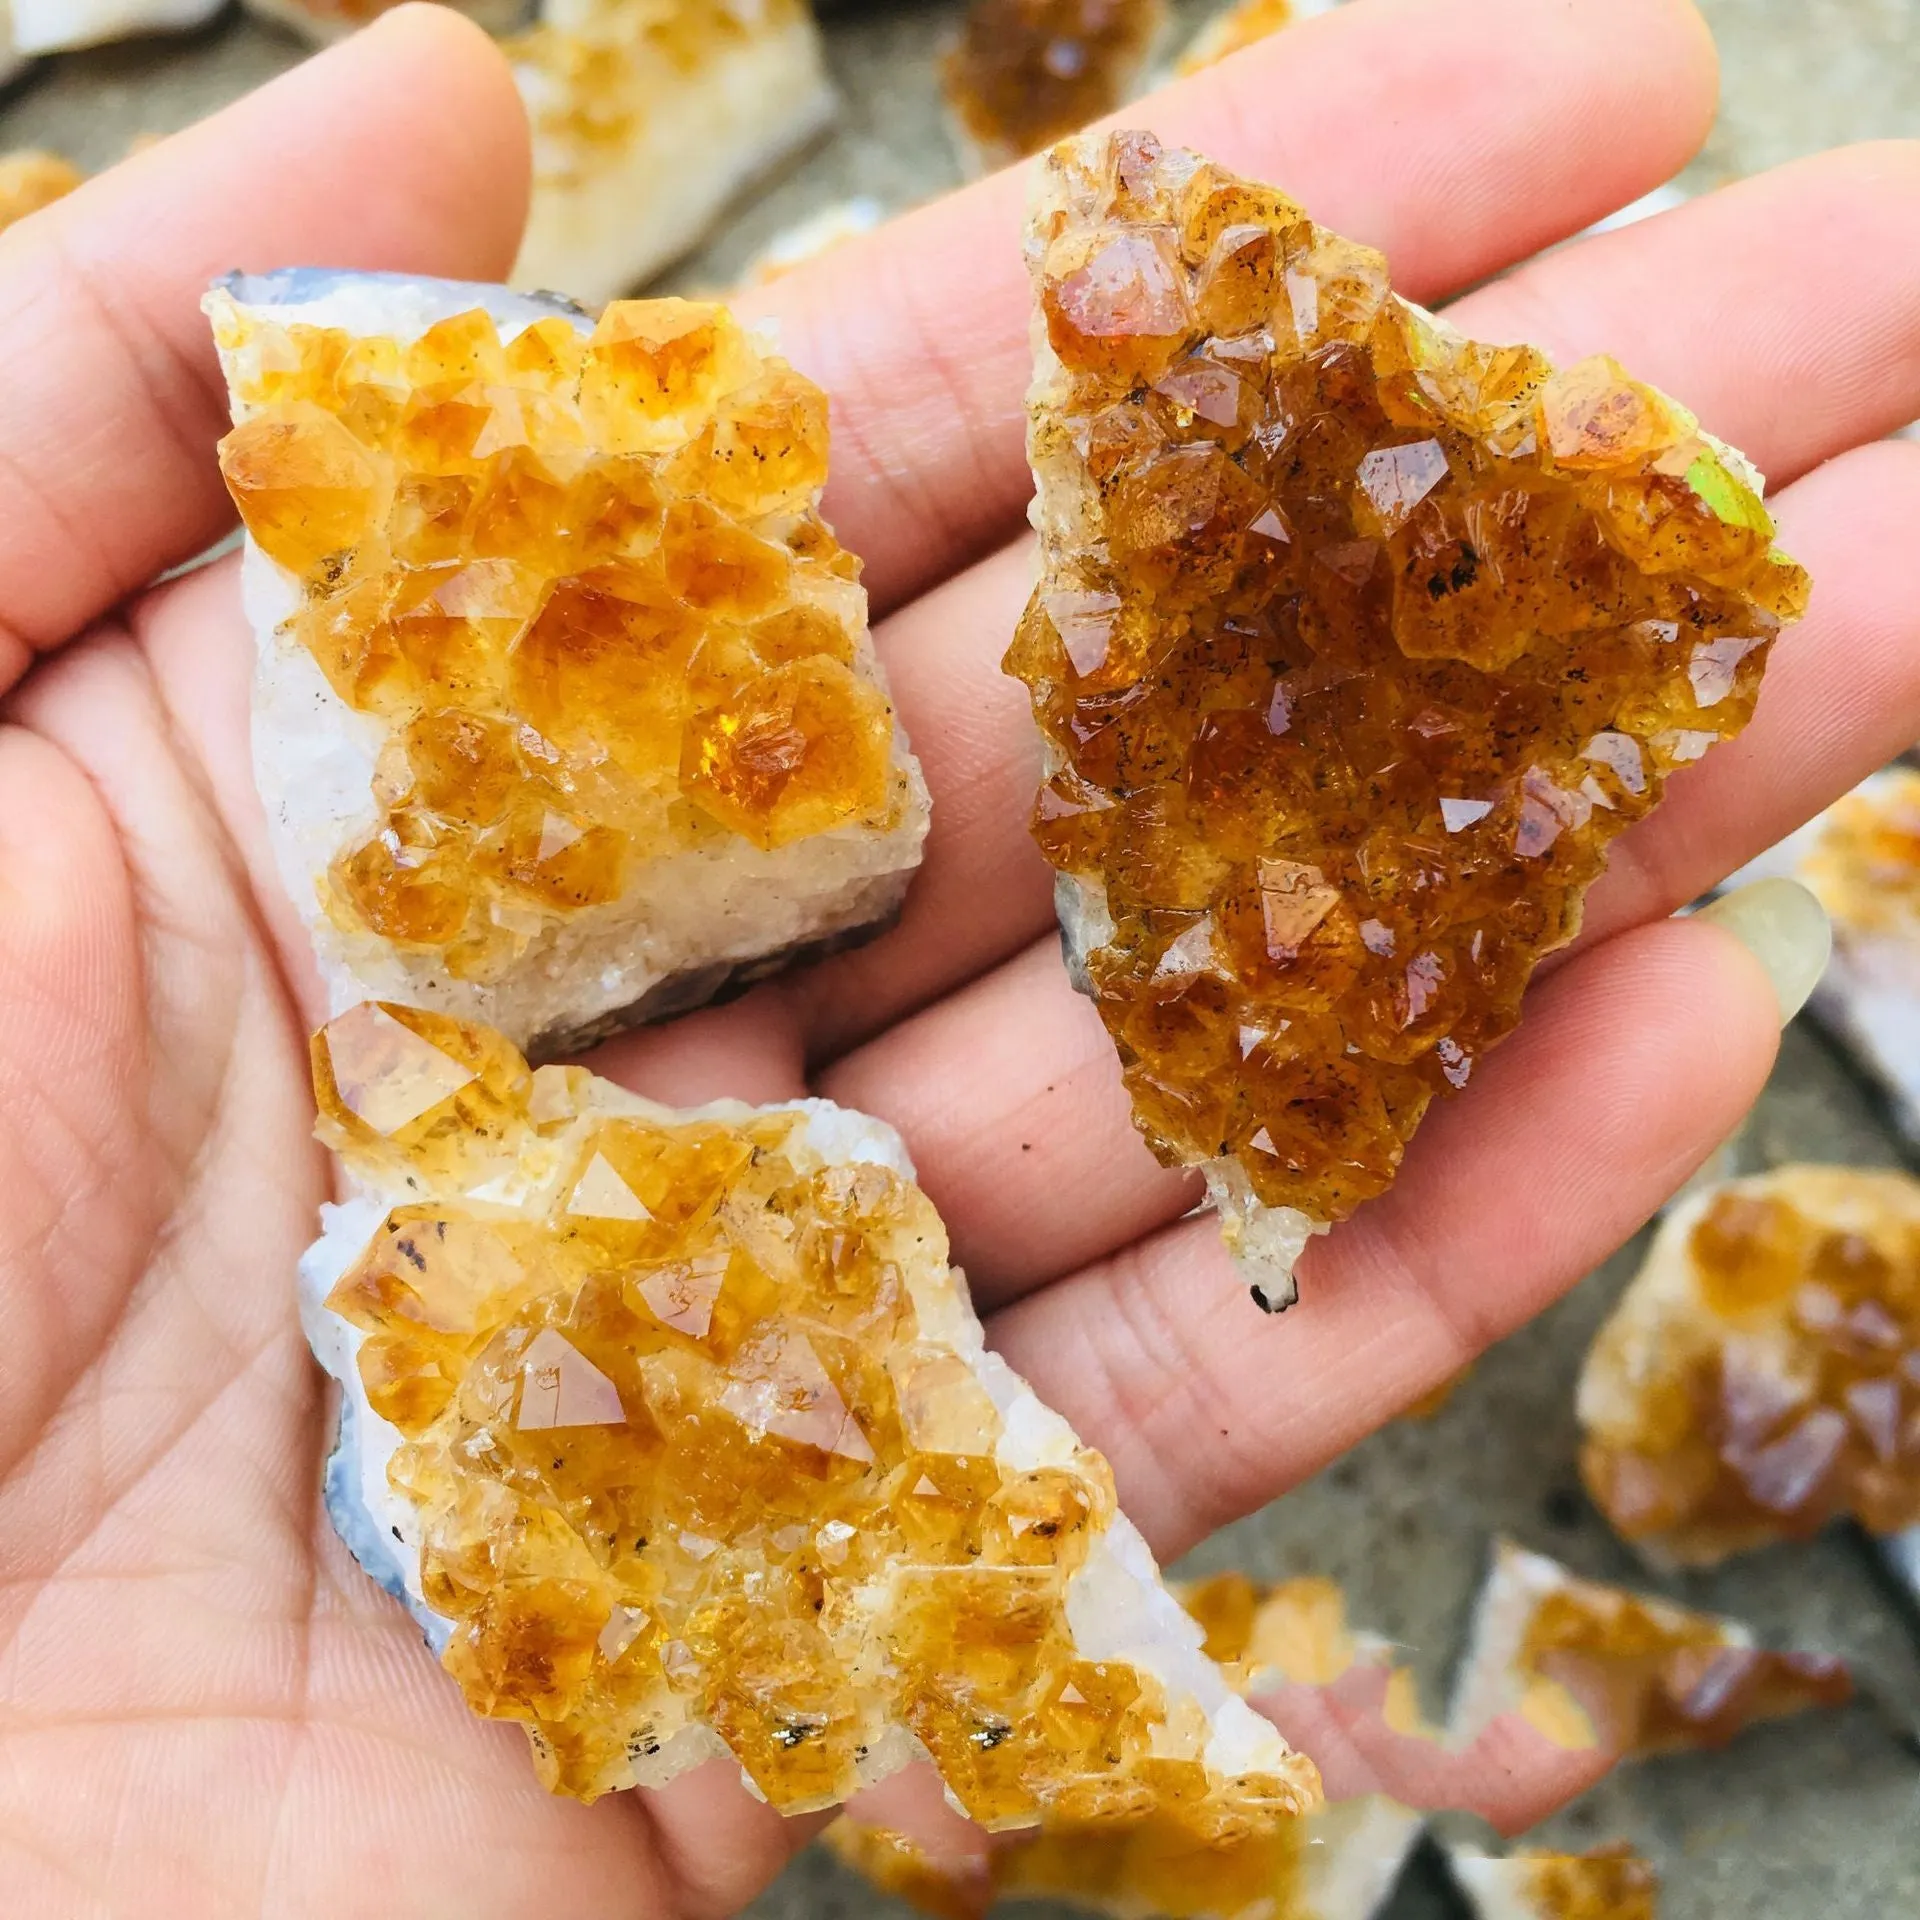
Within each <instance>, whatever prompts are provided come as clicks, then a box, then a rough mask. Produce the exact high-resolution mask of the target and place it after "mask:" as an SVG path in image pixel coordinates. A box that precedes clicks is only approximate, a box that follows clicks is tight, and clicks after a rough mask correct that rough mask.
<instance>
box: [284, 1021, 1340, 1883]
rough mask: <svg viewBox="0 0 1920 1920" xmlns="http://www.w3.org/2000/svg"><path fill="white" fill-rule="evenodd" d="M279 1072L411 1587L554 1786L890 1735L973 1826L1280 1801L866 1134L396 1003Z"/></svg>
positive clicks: (811, 1785)
mask: <svg viewBox="0 0 1920 1920" xmlns="http://www.w3.org/2000/svg"><path fill="white" fill-rule="evenodd" d="M313 1063H314V1081H315V1089H316V1095H317V1098H318V1102H319V1107H320V1115H321V1126H320V1130H321V1136H322V1138H323V1139H325V1140H326V1141H327V1142H328V1144H330V1145H331V1146H333V1147H334V1148H335V1149H336V1150H337V1151H338V1152H339V1153H340V1154H341V1155H342V1157H343V1159H344V1160H345V1162H346V1165H347V1168H348V1170H349V1172H350V1173H351V1174H352V1175H353V1176H354V1178H355V1180H356V1182H357V1183H358V1184H359V1186H360V1187H361V1188H362V1190H364V1191H369V1192H371V1193H373V1194H375V1195H377V1196H378V1199H379V1205H380V1206H381V1207H383V1208H384V1209H385V1212H384V1217H380V1216H379V1215H378V1214H376V1215H374V1216H373V1217H372V1218H371V1219H370V1223H369V1224H370V1227H371V1238H370V1239H369V1240H368V1241H367V1242H366V1243H365V1245H364V1247H363V1248H359V1249H357V1250H356V1251H355V1252H354V1253H353V1254H352V1256H351V1257H350V1258H347V1259H345V1260H344V1261H343V1262H341V1263H339V1265H340V1270H339V1272H338V1275H337V1278H333V1279H332V1280H331V1281H330V1283H329V1284H328V1290H327V1292H326V1294H325V1306H326V1309H327V1310H329V1311H330V1313H331V1315H333V1316H336V1317H337V1319H338V1321H340V1322H344V1323H345V1324H346V1325H347V1326H348V1327H350V1328H352V1329H353V1330H354V1338H353V1339H352V1341H351V1344H350V1347H349V1348H348V1349H345V1350H343V1352H344V1357H343V1359H342V1361H341V1370H342V1372H343V1374H344V1375H345V1376H346V1378H347V1379H348V1382H349V1384H350V1386H351V1387H353V1388H354V1389H356V1390H357V1393H358V1394H359V1395H360V1396H363V1398H364V1401H365V1404H366V1405H367V1406H368V1407H369V1408H370V1409H371V1411H372V1412H373V1413H374V1414H376V1415H377V1416H378V1417H379V1419H380V1420H381V1421H384V1422H386V1423H388V1429H387V1430H389V1431H390V1432H391V1434H392V1449H391V1453H390V1456H389V1458H388V1459H387V1462H386V1486H387V1488H388V1490H389V1492H390V1493H391V1495H392V1496H393V1497H394V1499H395V1500H396V1501H397V1503H398V1509H399V1510H400V1511H401V1512H403V1513H404V1514H405V1515H406V1520H405V1522H404V1524H403V1525H402V1526H401V1527H400V1528H399V1529H398V1530H397V1532H398V1537H400V1538H401V1540H402V1543H403V1547H404V1550H405V1551H406V1552H408V1553H411V1554H413V1555H415V1556H416V1557H417V1579H416V1580H415V1581H414V1582H412V1583H411V1584H412V1587H413V1592H414V1594H415V1598H416V1600H417V1602H418V1604H419V1605H420V1606H421V1607H422V1608H423V1609H424V1610H425V1612H426V1613H427V1614H428V1615H430V1616H437V1618H438V1620H439V1621H440V1622H442V1623H444V1624H445V1625H446V1628H447V1633H448V1637H447V1641H446V1651H445V1655H444V1660H445V1664H446V1666H447V1668H448V1670H449V1671H450V1672H451V1673H452V1674H453V1675H454V1677H455V1678H456V1679H457V1680H458V1681H459V1683H460V1685H461V1687H462V1689H463V1690H464V1692H465V1694H466V1696H467V1699H468V1701H469V1702H470V1704H471V1705H472V1706H473V1708H474V1709H475V1710H476V1711H477V1712H480V1713H483V1714H487V1715H491V1716H494V1717H498V1718H503V1719H511V1720H518V1721H520V1722H522V1723H523V1724H524V1725H525V1726H526V1727H527V1729H528V1732H529V1735H530V1737H531V1739H532V1742H533V1746H534V1751H535V1754H536V1756H537V1761H538V1765H539V1769H540V1772H541V1775H542V1778H543V1779H544V1780H545V1781H546V1782H547V1783H548V1785H549V1786H551V1787H552V1788H554V1789H555V1790H557V1791H561V1792H566V1793H570V1794H575V1795H579V1796H581V1797H584V1798H592V1797H593V1796H595V1795H597V1794H599V1793H602V1792H604V1791H607V1790H608V1789H610V1788H615V1787H621V1786H628V1785H632V1784H635V1783H636V1782H648V1781H658V1780H661V1779H664V1778H666V1777H669V1776H670V1775H671V1773H673V1772H674V1771H677V1770H678V1768H679V1767H680V1766H682V1765H686V1764H691V1763H692V1762H693V1761H694V1760H697V1759H699V1758H703V1757H705V1756H706V1755H707V1754H708V1753H711V1752H716V1751H720V1750H723V1749H724V1750H725V1751H728V1752H731V1753H732V1754H733V1755H734V1756H735V1757H736V1758H737V1759H738V1761H739V1762H740V1764H741V1766H742V1767H743V1768H744V1769H745V1771H746V1773H747V1775H748V1776H749V1777H750V1779H751V1780H752V1782H753V1784H754V1785H755V1786H756V1787H757V1788H758V1790H759V1791H760V1792H761V1793H763V1794H764V1795H765V1796H766V1798H767V1799H768V1800H769V1801H771V1802H772V1803H773V1804H774V1805H775V1806H777V1807H779V1808H781V1809H783V1810H786V1811H794V1810H798V1809H802V1808H810V1807H822V1806H828V1805H832V1804H835V1803H837V1802H839V1801H841V1800H844V1799H845V1798H846V1797H847V1796H848V1795H849V1794H850V1793H852V1792H853V1791H854V1790H855V1789H856V1788H857V1787H858V1786H859V1785H860V1784H861V1783H862V1781H863V1780H864V1779H867V1778H869V1777H872V1776H875V1775H878V1774H881V1773H884V1772H886V1771H888V1770H890V1769H891V1767H893V1766H896V1765H899V1764H901V1763H902V1762H903V1761H904V1760H905V1759H906V1758H907V1757H908V1756H909V1754H910V1753H911V1752H912V1751H913V1748H912V1745H911V1741H910V1740H909V1739H908V1738H907V1736H909V1735H910V1736H911V1737H912V1739H913V1740H917V1741H918V1742H920V1743H921V1745H922V1746H924V1748H925V1749H926V1751H927V1752H928V1753H930V1754H931V1755H932V1756H933V1759H934V1761H935V1763H936V1764H937V1766H938V1767H939V1769H940V1772H941V1774H942V1776H943V1778H944V1779H945V1781H946V1783H947V1785H948V1787H949V1788H950V1790H951V1791H952V1792H953V1794H954V1795H955V1796H956V1798H957V1799H958V1800H959V1801H960V1802H961V1804H963V1805H964V1806H965V1808H966V1809H967V1811H968V1812H969V1813H970V1814H971V1815H972V1816H973V1817H974V1818H976V1819H978V1820H980V1821H982V1822H983V1823H985V1824H988V1825H1006V1824H1020V1823H1022V1822H1026V1821H1031V1820H1032V1819H1034V1818H1036V1817H1037V1816H1038V1814H1039V1813H1040V1812H1041V1811H1042V1810H1043V1809H1050V1808H1061V1809H1067V1810H1073V1809H1078V1810H1080V1812H1082V1813H1085V1814H1088V1815H1089V1816H1090V1815H1091V1814H1093V1813H1095V1812H1100V1811H1102V1810H1106V1809H1111V1808H1114V1807H1131V1806H1134V1805H1136V1804H1139V1803H1141V1802H1142V1801H1153V1802H1155V1803H1161V1802H1164V1804H1165V1806H1166V1809H1167V1818H1168V1820H1169V1821H1170V1822H1172V1823H1173V1825H1174V1827H1176V1828H1177V1829H1178V1830H1179V1831H1180V1832H1182V1833H1184V1834H1186V1835H1187V1836H1188V1837H1189V1839H1190V1840H1191V1841H1192V1842H1193V1844H1196V1845H1201V1844H1207V1843H1209V1836H1216V1835H1218V1834H1221V1833H1232V1834H1236V1835H1241V1836H1246V1835H1268V1836H1270V1835H1272V1834H1273V1833H1274V1832H1276V1831H1277V1830H1278V1829H1279V1828H1280V1827H1282V1826H1283V1825H1285V1824H1286V1823H1287V1822H1288V1820H1290V1819H1291V1817H1292V1816H1293V1815H1294V1814H1295V1813H1297V1812H1298V1811H1299V1810H1301V1809H1302V1808H1304V1807H1306V1806H1307V1805H1309V1804H1310V1803H1311V1802H1312V1800H1313V1798H1314V1794H1315V1791H1316V1783H1315V1778H1314V1774H1313V1769H1312V1767H1311V1764H1310V1763H1308V1762H1306V1761H1304V1760H1303V1759H1301V1758H1300V1757H1299V1756H1298V1755H1295V1754H1292V1753H1290V1752H1289V1751H1288V1750H1287V1748H1286V1747H1285V1744H1284V1743H1283V1742H1282V1741H1281V1740H1280V1738H1279V1736H1278V1735H1277V1734H1275V1733H1274V1732H1273V1731H1272V1729H1271V1728H1269V1727H1267V1726H1266V1725H1265V1723H1264V1722H1262V1721H1260V1720H1258V1718H1257V1717H1256V1716H1254V1715H1253V1714H1252V1713H1251V1712H1250V1711H1249V1710H1248V1709H1246V1708H1245V1707H1243V1706H1242V1705H1241V1704H1240V1703H1239V1702H1238V1701H1237V1700H1235V1699H1234V1698H1233V1697H1232V1696H1231V1694H1230V1693H1229V1691H1228V1689H1227V1688H1226V1686H1225V1685H1224V1684H1223V1682H1222V1681H1221V1679H1220V1677H1219V1675H1218V1673H1217V1672H1216V1671H1215V1670H1214V1669H1213V1668H1212V1667H1211V1666H1209V1665H1208V1664H1207V1663H1206V1662H1205V1660H1204V1658H1203V1656H1202V1655H1201V1654H1200V1652H1199V1650H1198V1642H1199V1636H1198V1633H1197V1632H1195V1631H1194V1630H1192V1629H1191V1628H1190V1627H1189V1628H1186V1629H1185V1632H1184V1636H1183V1634H1182V1631H1181V1629H1182V1626H1183V1623H1182V1622H1181V1621H1180V1617H1179V1615H1178V1612H1177V1609H1175V1608H1174V1607H1173V1605H1172V1603H1171V1601H1169V1600H1167V1599H1166V1597H1165V1595H1164V1594H1159V1593H1156V1592H1155V1591H1154V1590H1153V1589H1152V1587H1151V1584H1150V1562H1147V1559H1146V1554H1145V1549H1144V1547H1142V1546H1141V1544H1140V1542H1139V1540H1138V1536H1137V1535H1134V1534H1133V1533H1132V1531H1131V1529H1130V1528H1128V1527H1127V1526H1126V1523H1125V1522H1124V1521H1123V1520H1121V1519H1120V1518H1119V1517H1118V1516H1117V1515H1116V1513H1115V1510H1114V1504H1113V1490H1112V1484H1111V1479H1110V1476H1109V1474H1108V1470H1107V1467H1106V1463H1105V1462H1104V1461H1103V1460H1102V1459H1101V1458H1100V1456H1099V1455H1098V1454H1095V1453H1092V1452H1090V1451H1088V1450H1086V1449H1084V1448H1082V1447H1080V1446H1079V1445H1078V1444H1077V1443H1076V1442H1075V1441H1074V1440H1073V1438H1072V1435H1071V1434H1070V1433H1068V1431H1067V1429H1066V1428H1065V1426H1064V1423H1062V1422H1060V1421H1059V1420H1058V1419H1057V1417H1056V1416H1053V1415H1051V1414H1048V1413H1046V1412H1045V1411H1044V1410H1043V1409H1042V1408H1040V1406H1039V1405H1038V1403H1037V1402H1036V1401H1035V1400H1034V1399H1033V1397H1032V1395H1031V1393H1030V1392H1029V1391H1028V1390H1027V1389H1026V1388H1025V1387H1024V1385H1023V1384H1022V1383H1021V1382H1020V1381H1019V1380H1018V1379H1017V1378H1016V1377H1015V1376H1014V1375H1012V1374H1011V1373H1010V1372H1009V1371H1008V1370H1007V1369H1006V1368H1005V1367H1004V1366H1003V1365H1001V1363H999V1362H998V1361H996V1360H993V1359H991V1358H990V1357H988V1356H986V1355H984V1354H983V1352H982V1348H981V1342H980V1333H979V1327H978V1323H977V1322H976V1321H975V1320H974V1319H973V1316H972V1313H971V1310H970V1309H969V1308H968V1307H967V1305H966V1296H965V1292H964V1286H963V1283H962V1282H961V1281H960V1279H959V1277H958V1276H957V1275H956V1274H955V1273H954V1272H953V1271H952V1269H951V1268H950V1267H949V1266H948V1264H947V1252H946V1247H947V1243H946V1235H945V1231H944V1229H943V1228H942V1226H941V1223H940V1220H939V1218H938V1217H937V1215H936V1214H935V1213H934V1211H933V1208H932V1206H931V1205H930V1204H929V1202H928V1201H927V1199H926V1197H925V1196H924V1195H923V1194H922V1193H921V1192H920V1190H919V1189H918V1188H917V1187H916V1186H915V1185H914V1183H913V1181H912V1178H911V1174H910V1170H909V1169H908V1168H907V1167H906V1164H905V1161H904V1159H903V1157H902V1156H901V1155H900V1153H899V1149H898V1143H897V1142H895V1141H893V1139H892V1136H891V1135H889V1134H887V1133H886V1131H885V1129H883V1128H880V1127H878V1126H877V1124H876V1123H872V1122H868V1121H864V1120H861V1119H860V1118H859V1117H858V1116H854V1115H849V1114H842V1113H839V1112H837V1111H836V1110H834V1109H830V1108H825V1107H821V1106H811V1107H798V1108H772V1109H763V1110H755V1109H751V1108H746V1107H741V1106H734V1105H729V1106H725V1107H719V1108H709V1109H705V1110H703V1111H702V1112H701V1113H698V1114H692V1115H679V1114H674V1113H672V1112H670V1111H668V1110H666V1109H663V1108H659V1107H655V1106H652V1105H650V1104H649V1103H646V1102H644V1101H640V1100H638V1099H636V1098H634V1097H633V1096H630V1095H627V1094H624V1093H622V1092H620V1091H619V1090H618V1089H615V1088H613V1087H610V1086H608V1085H606V1084H605V1083H603V1082H598V1081H596V1080H594V1079H593V1077H592V1076H591V1075H590V1074H588V1073H586V1072H585V1071H584V1070H582V1069H579V1068H561V1067H543V1068H541V1069H539V1070H538V1071H537V1072H531V1071H529V1070H528V1068H527V1065H526V1062H525V1061H524V1060H523V1059H522V1058H521V1057H520V1056H519V1054H518V1053H516V1052H515V1050H514V1049H513V1048H512V1047H511V1046H509V1045H507V1043H506V1042H505V1041H504V1040H502V1039H501V1038H500V1037H499V1036H498V1035H497V1034H493V1033H490V1032H488V1031H487V1030H486V1029H484V1028H478V1027H473V1026H469V1025H466V1024H463V1023H461V1022H458V1021H455V1020H452V1019H449V1018H447V1017H445V1016H443V1015H439V1014H434V1013H426V1012H422V1011H420V1010H418V1009H413V1008H405V1007H398V1006H383V1005H373V1004H369V1005H362V1006H359V1007H356V1008H354V1009H352V1010H351V1011H350V1012H348V1013H346V1014H343V1015H342V1016H340V1017H339V1018H338V1019H336V1020H334V1021H333V1022H332V1023H331V1024H330V1025H329V1026H327V1027H326V1028H324V1029H323V1030H322V1031H321V1032H320V1033H319V1034H318V1035H317V1036H316V1037H315V1040H314V1043H313ZM1143 1564H1144V1565H1146V1566H1147V1568H1148V1572H1147V1574H1144V1575H1143V1573H1142V1572H1141V1567H1142V1565H1143ZM1070 1602H1071V1604H1072V1606H1073V1607H1074V1609H1076V1612H1075V1616H1074V1618H1073V1619H1070V1618H1069V1605H1070ZM1156 1608H1158V1609H1160V1610H1162V1611H1163V1612H1164V1614H1165V1615H1166V1616H1167V1617H1168V1618H1169V1619H1170V1620H1171V1621H1172V1632H1171V1634H1170V1635H1169V1634H1168V1633H1167V1632H1166V1631H1165V1630H1164V1628H1163V1627H1162V1626H1156V1625H1154V1624H1151V1617H1152V1615H1153V1614H1154V1611H1155V1609H1156ZM1076 1620H1079V1621H1081V1622H1087V1621H1091V1622H1092V1623H1093V1626H1092V1628H1091V1630H1090V1629H1089V1628H1088V1627H1087V1626H1086V1625H1085V1624H1080V1625H1076V1624H1075V1621H1076ZM1116 1623H1122V1624H1123V1625H1124V1630H1121V1625H1118V1624H1116ZM1110 1628H1112V1630H1109V1629H1110ZM1090 1631H1091V1634H1092V1638H1089V1632H1090ZM1156 1636H1158V1638H1159V1640H1164V1641H1165V1645H1159V1644H1158V1643H1157V1640H1156Z"/></svg>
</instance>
